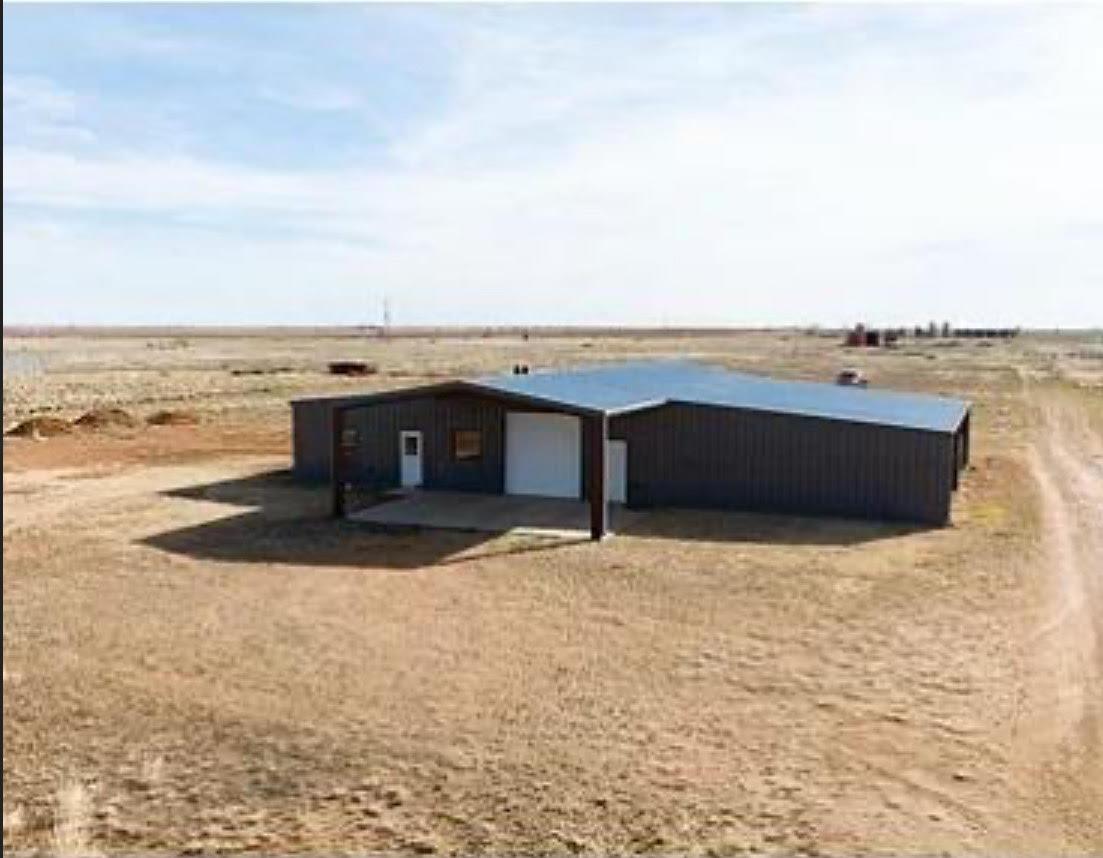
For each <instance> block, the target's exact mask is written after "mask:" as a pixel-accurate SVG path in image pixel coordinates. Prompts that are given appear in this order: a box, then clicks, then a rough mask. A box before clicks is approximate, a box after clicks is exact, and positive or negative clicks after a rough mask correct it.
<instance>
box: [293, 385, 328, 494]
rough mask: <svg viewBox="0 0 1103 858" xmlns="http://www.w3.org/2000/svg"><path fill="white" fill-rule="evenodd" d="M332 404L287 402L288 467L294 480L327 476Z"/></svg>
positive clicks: (322, 480) (320, 478) (315, 479)
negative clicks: (289, 429) (292, 459)
mask: <svg viewBox="0 0 1103 858" xmlns="http://www.w3.org/2000/svg"><path fill="white" fill-rule="evenodd" d="M332 407H333V406H332V405H331V404H329V403H324V402H302V403H299V402H294V403H292V404H291V446H292V451H293V456H294V461H293V465H292V470H293V471H294V474H295V478H296V479H298V480H303V481H305V482H324V481H326V480H328V479H329V447H330V443H331V436H330V428H329V426H330V424H329V415H330V411H331V409H332Z"/></svg>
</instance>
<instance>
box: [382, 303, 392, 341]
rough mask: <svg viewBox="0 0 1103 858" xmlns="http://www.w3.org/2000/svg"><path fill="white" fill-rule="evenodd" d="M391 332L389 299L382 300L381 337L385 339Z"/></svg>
mask: <svg viewBox="0 0 1103 858" xmlns="http://www.w3.org/2000/svg"><path fill="white" fill-rule="evenodd" d="M390 332H391V299H390V298H389V297H384V298H383V336H384V337H386V336H388V335H389V334H390Z"/></svg>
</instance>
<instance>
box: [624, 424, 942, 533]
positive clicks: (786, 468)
mask: <svg viewBox="0 0 1103 858" xmlns="http://www.w3.org/2000/svg"><path fill="white" fill-rule="evenodd" d="M609 434H610V437H612V438H620V439H623V440H625V441H627V442H628V504H629V506H633V507H650V506H684V507H718V508H730V509H745V510H763V511H776V512H790V513H798V514H826V515H840V516H851V517H859V518H877V519H890V520H904V521H919V522H925V523H931V524H943V523H945V522H946V520H947V519H948V516H949V511H950V496H951V491H952V481H953V477H954V474H955V473H956V468H955V458H954V453H955V449H954V447H955V444H954V436H953V435H952V434H940V433H934V432H921V431H917V430H910V429H897V428H892V427H885V426H872V425H864V424H858V423H843V422H838V421H832V420H822V419H817V418H812V417H800V416H795V415H784V414H770V413H763V412H755V411H743V410H739V409H726V408H712V407H707V406H699V405H679V404H672V405H664V406H661V407H658V408H654V409H650V410H648V411H642V412H637V413H635V414H629V415H624V416H621V417H615V418H613V420H612V421H611V425H610V433H609Z"/></svg>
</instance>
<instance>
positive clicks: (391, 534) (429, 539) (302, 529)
mask: <svg viewBox="0 0 1103 858" xmlns="http://www.w3.org/2000/svg"><path fill="white" fill-rule="evenodd" d="M163 494H164V495H165V496H167V497H173V498H180V499H185V500H194V501H206V502H214V503H222V504H226V505H228V506H231V507H244V508H247V509H246V511H244V512H236V513H234V514H232V515H229V516H227V517H223V518H218V519H215V520H212V521H207V522H203V523H201V524H196V525H191V526H189V527H182V528H178V529H176V530H170V531H165V532H163V533H158V534H154V535H152V536H148V537H145V538H143V539H142V540H140V542H141V544H143V545H146V546H148V547H150V548H156V549H158V550H160V551H166V552H169V553H171V554H178V555H182V556H185V557H191V558H193V559H198V560H210V561H215V562H225V563H261V564H276V565H292V566H310V567H320V568H327V567H328V568H355V569H361V570H366V569H383V570H413V569H422V568H425V567H430V566H462V565H463V564H466V563H472V562H475V561H478V560H485V559H488V558H493V557H502V556H512V555H519V554H529V553H533V552H543V551H553V550H558V549H562V548H565V547H570V546H573V545H579V544H585V543H587V542H588V540H586V539H579V538H562V537H553V536H548V537H545V536H528V535H526V536H513V535H507V534H496V533H482V532H469V531H457V530H436V529H423V528H416V527H405V526H398V527H381V526H378V525H371V524H364V523H360V522H354V521H347V520H346V521H339V520H335V519H333V518H331V517H330V515H329V489H328V487H327V486H317V485H304V484H302V483H299V482H297V481H296V480H295V479H294V478H293V476H292V475H291V473H290V472H289V471H272V472H267V473H262V474H256V475H251V476H248V477H241V478H237V479H230V480H222V481H219V482H215V483H206V484H202V485H196V486H186V487H184V488H177V489H170V490H168V491H165V492H164V493H163Z"/></svg>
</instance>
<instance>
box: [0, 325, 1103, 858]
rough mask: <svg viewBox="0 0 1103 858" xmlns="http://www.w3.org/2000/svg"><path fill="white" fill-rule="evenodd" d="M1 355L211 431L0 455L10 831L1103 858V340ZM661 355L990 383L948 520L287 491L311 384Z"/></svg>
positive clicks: (133, 349) (918, 385) (362, 846)
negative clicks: (561, 528) (535, 514)
mask: <svg viewBox="0 0 1103 858" xmlns="http://www.w3.org/2000/svg"><path fill="white" fill-rule="evenodd" d="M4 349H5V358H7V357H8V356H9V355H16V356H18V360H17V361H16V363H17V364H18V372H14V373H12V374H11V375H6V376H5V378H4V418H5V427H7V426H9V425H11V424H12V423H14V422H16V421H18V420H21V419H24V418H25V417H27V416H31V415H35V414H56V415H61V416H65V417H67V418H73V417H76V416H78V415H79V414H80V413H82V412H83V411H84V410H87V409H89V408H91V407H94V406H104V405H113V406H119V407H122V408H125V409H127V410H129V411H131V412H132V413H134V414H135V415H138V416H144V415H146V414H148V413H150V412H152V411H154V410H158V409H161V408H165V407H187V408H189V409H194V410H195V411H196V412H197V413H199V414H200V416H201V418H202V422H201V423H200V424H199V425H197V426H156V427H150V426H138V427H135V428H111V429H105V430H100V431H93V430H82V431H76V432H74V433H72V434H68V435H62V436H58V437H53V438H48V439H41V440H34V439H5V441H4V569H3V579H4V580H3V583H4V665H3V690H4V795H3V810H4V844H5V848H6V849H7V848H42V847H47V848H49V847H51V846H52V847H54V848H60V847H61V846H63V845H65V844H68V845H69V846H72V844H73V843H78V844H82V845H83V846H85V847H90V848H94V849H99V850H103V851H128V852H134V851H148V850H154V851H158V850H164V851H170V850H171V851H181V850H186V851H193V852H194V851H245V850H252V851H267V852H272V851H277V850H278V851H293V852H326V853H332V852H354V851H361V852H362V851H369V850H402V851H408V852H421V853H428V852H452V853H456V852H472V851H480V852H494V853H507V852H508V853H542V854H546V853H564V852H572V853H622V852H629V851H630V852H652V853H687V852H692V853H696V854H704V853H708V854H741V853H767V854H769V853H778V854H794V853H802V854H836V855H854V854H884V853H894V854H903V853H906V854H953V855H973V854H1007V855H1011V854H1014V855H1037V854H1046V855H1098V854H1101V853H1103V814H1101V813H1100V812H1099V808H1101V807H1103V336H1101V335H1099V334H1085V335H1081V336H1078V337H1069V336H1067V337H1042V336H1024V337H1021V338H1020V339H1018V340H1016V341H1014V342H1011V343H1002V342H1001V343H998V344H995V345H982V344H980V343H977V342H966V341H962V342H960V343H948V342H920V343H914V342H907V343H905V344H904V345H903V346H902V347H901V348H899V349H896V350H892V351H889V350H879V351H876V352H861V353H855V352H853V351H849V350H845V349H842V348H841V347H840V346H838V344H837V342H836V340H835V339H833V338H828V337H820V336H812V335H808V334H801V333H797V332H788V333H784V334H777V333H774V334H766V333H743V334H732V335H727V336H721V335H711V336H708V337H692V336H678V337H663V336H657V335H653V336H642V335H641V336H632V337H629V336H625V337H615V338H600V337H583V336H576V337H556V338H552V339H545V338H541V337H533V338H532V339H529V340H524V339H522V338H520V337H510V338H504V337H475V338H470V339H466V340H457V339H450V338H443V337H441V338H434V337H431V336H426V337H423V338H419V339H410V340H397V339H396V340H392V341H372V340H365V339H363V338H353V337H346V338H324V337H310V338H308V337H299V338H295V337H291V336H281V337H278V338H277V337H271V338H265V337H237V338H234V337H223V338H217V337H199V336H195V335H181V336H177V337H161V338H156V339H148V338H141V337H88V336H84V337H75V336H74V337H14V336H5V341H4ZM647 354H689V355H694V356H699V357H703V358H708V359H711V360H716V361H718V362H721V363H724V364H726V365H729V366H733V367H738V368H742V369H747V370H752V371H753V370H759V371H770V372H773V373H776V374H779V375H785V376H790V377H804V378H830V377H831V376H832V375H833V373H834V372H836V371H837V370H838V369H840V368H841V367H843V366H858V367H859V368H861V369H862V370H863V371H864V372H865V373H866V374H867V375H868V376H869V377H870V379H871V383H872V384H875V385H878V386H886V387H900V388H905V389H922V390H933V391H942V392H946V393H953V394H957V395H961V396H964V397H966V398H969V399H971V400H972V401H973V402H974V403H975V408H974V416H973V424H972V425H973V445H972V447H973V449H972V464H971V466H970V467H969V469H968V471H967V472H966V473H965V475H964V479H963V483H962V486H961V488H960V490H959V492H958V494H957V496H956V497H955V505H954V513H953V525H952V526H951V527H948V528H942V529H935V530H930V529H915V528H908V527H901V526H896V525H887V524H878V523H871V522H847V521H840V520H813V519H799V518H790V517H778V516H760V515H750V514H721V513H706V514H702V513H696V512H692V513H691V512H685V511H663V512H654V513H648V514H647V515H645V516H643V517H642V518H641V519H640V520H639V522H638V523H636V524H635V525H634V526H633V527H631V528H629V529H628V530H627V531H626V532H624V533H621V534H620V535H618V536H617V537H616V538H614V539H612V540H609V541H607V542H605V543H602V544H597V545H594V544H591V543H589V542H587V541H570V540H566V541H565V540H551V539H536V538H531V537H526V538H522V537H516V536H488V535H486V534H463V533H442V532H422V533H400V534H385V533H378V532H373V531H371V530H368V529H365V528H362V527H358V526H356V525H354V524H351V523H340V522H334V521H331V520H329V519H328V518H327V517H326V497H325V491H324V489H317V488H311V487H304V486H299V485H296V484H295V483H293V482H292V481H291V480H290V479H289V478H288V476H287V474H286V473H285V469H286V468H287V465H288V460H289V453H288V450H289V425H288V422H289V413H288V409H287V407H286V400H287V399H288V398H289V397H292V396H296V395H306V394H308V393H309V394H313V393H321V392H327V391H348V390H365V389H374V388H376V387H384V386H394V385H401V384H407V383H410V382H411V380H417V379H423V378H431V377H437V376H441V375H452V374H475V373H482V372H489V371H494V370H501V369H503V368H505V367H508V366H509V365H510V364H512V363H513V362H516V361H517V360H527V361H529V362H531V363H533V364H534V365H537V366H541V365H552V364H560V363H570V362H581V361H587V360H598V359H611V358H617V357H622V356H639V355H647ZM349 358H351V359H363V360H371V361H374V362H377V363H378V364H379V368H380V372H379V375H377V376H373V377H371V378H369V379H338V378H333V377H330V376H328V375H326V374H325V373H324V364H325V362H326V361H327V360H336V359H349ZM6 362H7V361H6ZM235 371H236V372H235ZM77 799H79V800H77ZM70 851H73V850H72V849H70Z"/></svg>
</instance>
